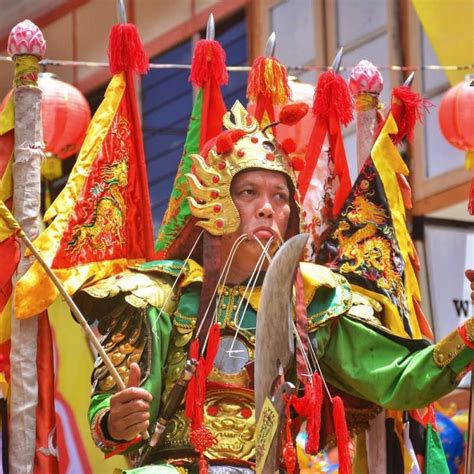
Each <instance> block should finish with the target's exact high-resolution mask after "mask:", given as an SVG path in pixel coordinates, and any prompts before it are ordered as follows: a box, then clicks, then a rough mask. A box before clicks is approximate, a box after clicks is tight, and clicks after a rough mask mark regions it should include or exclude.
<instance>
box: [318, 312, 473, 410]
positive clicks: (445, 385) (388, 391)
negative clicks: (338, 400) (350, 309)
mask: <svg viewBox="0 0 474 474" xmlns="http://www.w3.org/2000/svg"><path fill="white" fill-rule="evenodd" d="M312 337H313V345H315V346H316V347H317V355H318V359H319V363H320V365H321V370H322V372H323V375H324V377H325V378H326V380H327V381H328V382H329V383H330V384H331V385H333V386H334V387H336V388H338V389H340V390H342V391H344V392H346V393H348V394H350V395H353V396H356V397H358V398H361V399H364V400H368V401H371V402H373V403H375V404H377V405H380V406H382V407H384V408H388V409H393V410H406V409H413V408H420V407H423V406H426V405H427V404H429V403H431V402H433V401H434V400H437V399H438V398H440V397H442V396H443V395H445V394H447V393H449V392H450V391H452V390H453V389H454V388H455V387H456V385H457V383H458V382H459V374H460V373H461V372H462V371H463V369H465V367H466V366H467V365H468V364H469V363H470V362H472V361H473V360H474V351H473V350H471V349H469V348H467V347H466V348H464V349H463V350H462V351H461V352H460V354H459V355H458V356H457V357H456V358H455V359H454V360H453V361H452V362H451V364H449V365H447V366H445V367H439V366H438V365H436V364H435V362H434V359H433V350H434V347H435V346H434V345H431V346H428V347H425V348H423V349H418V350H414V349H410V348H409V346H410V342H411V343H413V341H407V343H406V344H403V343H402V342H403V340H400V339H398V340H397V338H392V337H390V336H389V335H388V334H387V335H385V334H383V333H382V332H379V331H377V330H375V329H373V328H372V327H370V326H368V325H364V324H363V323H362V322H359V321H356V320H354V319H352V318H350V317H348V316H339V317H338V318H337V319H336V318H335V319H334V320H333V321H332V322H329V324H326V325H325V326H322V327H320V328H319V329H318V330H317V331H316V332H315V333H314V334H313V335H312ZM411 345H412V346H413V345H414V344H411Z"/></svg>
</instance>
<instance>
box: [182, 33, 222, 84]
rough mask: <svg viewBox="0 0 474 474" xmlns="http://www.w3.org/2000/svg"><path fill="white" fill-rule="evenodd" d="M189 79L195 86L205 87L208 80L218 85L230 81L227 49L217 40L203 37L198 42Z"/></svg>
mask: <svg viewBox="0 0 474 474" xmlns="http://www.w3.org/2000/svg"><path fill="white" fill-rule="evenodd" d="M189 80H190V81H191V82H192V84H193V85H194V86H195V87H203V85H204V83H205V82H207V81H214V82H215V83H216V84H217V85H218V86H222V85H224V84H227V83H228V82H229V74H228V73H227V68H226V65H225V51H224V49H223V48H222V46H221V45H220V44H219V43H218V42H217V41H216V40H206V39H202V40H199V41H198V42H197V43H196V48H195V50H194V55H193V61H192V64H191V74H190V75H189Z"/></svg>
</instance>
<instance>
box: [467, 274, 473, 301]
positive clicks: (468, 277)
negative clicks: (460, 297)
mask: <svg viewBox="0 0 474 474" xmlns="http://www.w3.org/2000/svg"><path fill="white" fill-rule="evenodd" d="M466 277H467V279H468V280H469V281H470V282H471V301H472V303H473V304H474V270H466Z"/></svg>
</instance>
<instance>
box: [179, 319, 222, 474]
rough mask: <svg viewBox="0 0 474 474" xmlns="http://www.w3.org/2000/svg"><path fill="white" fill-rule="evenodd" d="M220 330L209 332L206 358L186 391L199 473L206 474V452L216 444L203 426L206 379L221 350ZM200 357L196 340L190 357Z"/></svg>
mask: <svg viewBox="0 0 474 474" xmlns="http://www.w3.org/2000/svg"><path fill="white" fill-rule="evenodd" d="M219 339H220V328H219V324H217V323H216V324H213V325H212V326H211V328H210V330H209V339H208V342H207V349H206V357H203V356H201V357H200V358H199V363H198V366H197V368H196V373H195V375H194V377H193V378H192V379H191V381H190V382H189V385H188V389H187V391H186V405H185V414H186V416H187V417H188V419H190V420H191V432H190V433H189V439H190V441H191V443H192V444H193V446H194V448H195V449H196V451H197V452H198V453H199V455H200V456H199V473H200V474H206V473H207V471H208V469H207V461H206V459H205V457H204V451H206V450H207V449H209V448H210V447H211V446H213V445H214V444H215V443H216V439H215V437H214V436H213V435H212V433H211V431H210V430H209V429H208V428H207V427H206V426H203V419H204V399H205V397H206V379H207V376H208V375H209V372H210V371H211V369H212V367H213V365H214V359H215V358H216V354H217V350H218V348H219ZM198 355H199V340H197V339H196V340H194V341H193V343H192V344H191V347H190V350H189V357H190V358H192V359H196V358H197V357H198Z"/></svg>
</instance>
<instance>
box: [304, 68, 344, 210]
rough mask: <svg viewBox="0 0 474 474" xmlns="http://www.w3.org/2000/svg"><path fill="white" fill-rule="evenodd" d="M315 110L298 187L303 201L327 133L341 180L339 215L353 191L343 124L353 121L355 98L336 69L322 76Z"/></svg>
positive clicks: (336, 207) (337, 196)
mask: <svg viewBox="0 0 474 474" xmlns="http://www.w3.org/2000/svg"><path fill="white" fill-rule="evenodd" d="M313 112H314V115H315V118H316V121H315V124H314V128H313V132H312V134H311V138H310V141H309V143H308V149H307V152H306V156H305V161H306V166H305V168H304V170H303V171H302V172H301V173H300V175H299V178H298V189H299V191H300V193H301V197H302V200H303V202H304V199H305V197H306V192H307V191H308V188H309V186H310V183H311V179H312V177H313V174H314V172H315V170H316V166H317V164H318V159H319V157H320V154H321V150H322V147H323V144H324V140H325V138H326V136H327V137H328V142H329V146H330V150H331V151H330V155H331V161H332V163H333V166H334V175H335V176H336V177H337V178H338V179H339V187H338V189H337V191H336V193H335V197H334V208H333V216H336V215H337V214H338V213H339V211H340V210H341V207H342V205H343V204H344V201H345V200H346V198H347V196H348V195H349V192H350V190H351V179H350V175H349V168H348V166H347V159H346V153H345V151H344V143H343V141H342V132H341V125H348V124H349V123H350V122H351V120H352V101H351V97H350V93H349V89H348V87H347V84H346V82H345V81H344V79H343V78H342V77H341V76H338V75H337V74H336V73H335V72H333V71H327V72H325V73H323V74H322V75H321V76H320V78H319V80H318V84H317V86H316V90H315V95H314V108H313Z"/></svg>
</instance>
